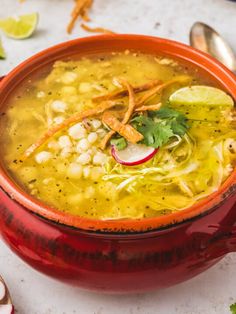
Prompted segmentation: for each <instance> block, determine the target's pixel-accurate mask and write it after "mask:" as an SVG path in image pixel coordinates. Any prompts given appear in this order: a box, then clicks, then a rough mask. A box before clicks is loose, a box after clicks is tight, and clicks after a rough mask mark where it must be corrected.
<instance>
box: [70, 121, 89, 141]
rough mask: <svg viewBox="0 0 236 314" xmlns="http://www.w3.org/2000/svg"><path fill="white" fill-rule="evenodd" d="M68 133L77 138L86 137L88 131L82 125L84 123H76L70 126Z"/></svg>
mask: <svg viewBox="0 0 236 314" xmlns="http://www.w3.org/2000/svg"><path fill="white" fill-rule="evenodd" d="M68 133H69V135H70V136H71V137H72V138H73V139H75V140H77V139H81V138H83V137H85V136H86V134H87V131H86V129H85V128H84V126H83V125H82V123H76V124H75V125H73V126H71V127H70V128H69V130H68Z"/></svg>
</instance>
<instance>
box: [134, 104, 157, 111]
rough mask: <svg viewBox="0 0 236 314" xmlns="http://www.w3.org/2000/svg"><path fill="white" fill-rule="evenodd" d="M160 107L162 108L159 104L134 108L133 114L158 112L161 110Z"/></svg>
mask: <svg viewBox="0 0 236 314" xmlns="http://www.w3.org/2000/svg"><path fill="white" fill-rule="evenodd" d="M161 106H162V103H161V102H160V103H159V104H155V105H149V106H145V105H144V106H141V107H138V108H135V112H140V111H152V110H159V109H160V108H161Z"/></svg>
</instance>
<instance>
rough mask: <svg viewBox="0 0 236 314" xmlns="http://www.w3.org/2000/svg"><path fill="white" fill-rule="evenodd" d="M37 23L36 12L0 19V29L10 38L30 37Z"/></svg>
mask: <svg viewBox="0 0 236 314" xmlns="http://www.w3.org/2000/svg"><path fill="white" fill-rule="evenodd" d="M37 24H38V13H32V14H27V15H21V16H17V17H9V18H6V19H0V29H2V31H3V32H4V33H5V34H6V35H7V36H8V37H10V38H14V39H24V38H28V37H30V36H31V35H32V34H33V32H34V31H35V29H36V26H37Z"/></svg>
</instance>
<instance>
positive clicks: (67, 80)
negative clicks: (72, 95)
mask: <svg viewBox="0 0 236 314" xmlns="http://www.w3.org/2000/svg"><path fill="white" fill-rule="evenodd" d="M77 77H78V75H77V73H74V72H66V73H65V74H63V75H62V77H61V81H62V83H64V84H71V83H74V82H75V80H76V79H77Z"/></svg>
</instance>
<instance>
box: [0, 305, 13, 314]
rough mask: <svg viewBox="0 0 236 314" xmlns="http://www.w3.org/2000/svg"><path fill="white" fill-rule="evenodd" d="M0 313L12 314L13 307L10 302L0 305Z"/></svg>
mask: <svg viewBox="0 0 236 314" xmlns="http://www.w3.org/2000/svg"><path fill="white" fill-rule="evenodd" d="M0 313H1V314H14V308H13V305H12V304H4V305H0Z"/></svg>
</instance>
